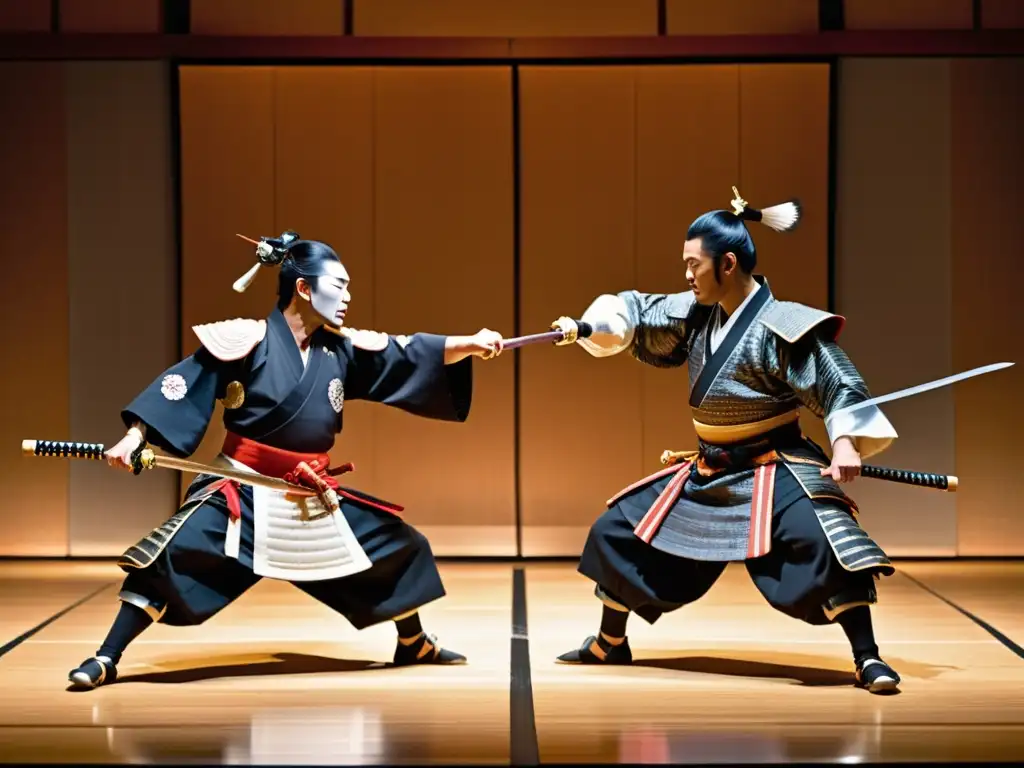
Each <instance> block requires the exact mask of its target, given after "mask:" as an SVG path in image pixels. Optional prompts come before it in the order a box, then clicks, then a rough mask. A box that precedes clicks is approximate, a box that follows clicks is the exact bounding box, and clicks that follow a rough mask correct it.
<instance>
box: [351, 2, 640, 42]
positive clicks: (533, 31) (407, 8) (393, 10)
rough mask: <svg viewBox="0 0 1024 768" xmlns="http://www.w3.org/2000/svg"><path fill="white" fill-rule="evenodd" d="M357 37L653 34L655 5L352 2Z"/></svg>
mask: <svg viewBox="0 0 1024 768" xmlns="http://www.w3.org/2000/svg"><path fill="white" fill-rule="evenodd" d="M352 2H354V3H355V6H354V11H353V28H354V29H353V31H354V33H355V34H357V35H367V36H373V35H415V36H433V35H438V36H449V35H450V36H457V35H470V36H472V35H477V36H497V37H526V36H531V35H539V36H545V35H551V36H588V35H656V34H657V33H658V7H657V2H656V0H603V2H600V3H595V2H593V1H592V0H432V2H429V3H425V2H423V0H352Z"/></svg>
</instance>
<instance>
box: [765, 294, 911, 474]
mask: <svg viewBox="0 0 1024 768" xmlns="http://www.w3.org/2000/svg"><path fill="white" fill-rule="evenodd" d="M808 309H809V308H808ZM812 313H813V314H812ZM824 314H825V313H819V312H818V311H817V310H810V311H809V312H808V313H807V317H808V318H809V319H810V320H812V322H810V323H809V324H808V325H807V327H806V328H802V329H801V328H800V327H799V323H797V324H795V325H794V330H793V332H792V333H791V334H787V335H790V339H791V340H787V339H785V338H783V336H782V335H781V334H780V333H779V332H778V331H776V332H775V333H773V334H771V335H770V336H769V337H768V339H769V340H771V339H774V343H769V344H767V347H768V348H767V349H766V353H767V355H768V357H769V360H770V362H769V370H772V369H774V370H775V371H777V376H778V377H779V378H780V379H782V380H783V381H785V382H786V384H788V385H789V387H790V388H791V389H792V390H793V392H794V394H795V395H796V396H797V398H798V399H799V400H800V402H801V403H802V404H803V405H804V406H805V407H806V408H807V409H808V410H809V411H811V413H813V414H814V415H815V416H818V417H819V418H822V419H824V420H825V426H826V428H827V429H828V433H829V439H830V441H831V442H833V443H834V442H835V441H836V439H838V438H839V437H841V436H848V437H851V438H853V439H854V440H855V441H856V443H857V447H858V450H859V451H860V453H861V455H862V456H864V457H867V456H871V455H874V454H876V453H879V452H880V451H882V450H884V449H885V448H886V447H888V445H889V444H890V443H891V442H892V441H893V440H894V439H895V438H896V437H897V434H896V431H895V429H893V427H892V425H891V424H890V423H889V421H888V419H886V417H885V416H884V414H882V412H881V411H880V410H878V409H877V408H866V409H864V411H863V412H861V411H858V412H855V413H854V414H850V416H851V418H848V419H839V420H832V419H830V415H831V414H832V413H833V412H835V411H838V410H840V409H842V408H845V407H847V406H849V405H853V404H855V403H860V402H863V401H864V400H868V399H870V397H871V393H870V392H869V390H868V387H867V384H866V383H865V382H864V379H863V377H862V376H861V374H860V372H859V371H858V370H857V368H856V366H854V364H853V362H852V361H851V360H850V358H849V356H848V355H847V354H846V352H845V351H844V350H843V349H842V347H840V346H839V345H838V344H837V343H836V342H835V341H834V338H835V329H834V328H829V327H828V326H827V325H826V324H824V323H822V318H821V317H820V315H824ZM831 317H835V316H831ZM766 324H767V323H766ZM769 327H771V326H769ZM773 330H774V329H773ZM772 357H774V358H775V359H774V360H771V358H772Z"/></svg>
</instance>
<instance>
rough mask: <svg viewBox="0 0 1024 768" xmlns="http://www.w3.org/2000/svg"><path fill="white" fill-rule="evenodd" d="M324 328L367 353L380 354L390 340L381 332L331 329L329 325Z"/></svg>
mask: <svg viewBox="0 0 1024 768" xmlns="http://www.w3.org/2000/svg"><path fill="white" fill-rule="evenodd" d="M324 328H326V329H327V330H329V331H331V332H332V333H336V334H337V335H339V336H342V337H344V338H346V339H348V340H349V341H351V342H352V346H353V347H356V348H357V349H365V350H366V351H368V352H380V351H381V350H383V349H387V346H388V342H389V341H390V340H391V337H390V336H388V334H386V333H384V332H383V331H361V330H358V329H356V328H349V327H347V326H342V327H341V328H332V327H331V326H329V325H325V326H324Z"/></svg>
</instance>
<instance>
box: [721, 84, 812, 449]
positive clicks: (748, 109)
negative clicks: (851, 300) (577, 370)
mask: <svg viewBox="0 0 1024 768" xmlns="http://www.w3.org/2000/svg"><path fill="white" fill-rule="evenodd" d="M737 187H738V188H739V191H740V194H741V195H742V196H743V198H744V199H745V200H747V201H748V202H749V203H750V204H751V205H752V206H754V207H755V208H759V207H764V206H767V205H771V204H773V203H777V202H781V201H783V200H787V199H789V198H792V197H796V198H799V199H800V201H801V204H802V206H803V215H802V219H801V221H800V226H799V227H798V228H797V229H795V230H794V231H792V232H788V233H786V234H780V233H777V232H773V231H772V230H770V229H768V228H767V227H765V226H762V225H760V224H748V225H747V227H748V229H749V230H750V233H751V235H752V236H753V238H754V243H755V245H756V246H757V268H758V271H759V272H761V273H762V274H764V275H766V276H767V278H768V284H769V285H770V286H771V289H772V293H773V294H774V295H775V297H776V298H778V299H781V300H784V301H798V302H801V303H803V304H808V305H810V306H812V307H820V308H821V309H827V308H828V65H826V64H763V65H762V64H757V65H747V66H743V67H741V68H740V179H739V184H737ZM731 198H732V194H731V190H723V193H722V202H721V203H720V206H719V207H721V208H728V207H729V200H730V199H731ZM801 425H802V427H803V429H804V431H805V432H806V433H807V434H808V435H809V436H810V437H811V438H812V439H814V440H816V441H817V442H818V443H819V444H820V445H822V446H824V447H826V448H827V447H828V436H827V433H826V430H825V428H824V424H823V423H822V422H821V420H820V419H817V418H814V417H813V416H811V414H810V413H809V412H807V411H806V410H805V411H804V414H803V417H802V418H801Z"/></svg>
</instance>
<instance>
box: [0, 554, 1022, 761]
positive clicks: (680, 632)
mask: <svg viewBox="0 0 1024 768" xmlns="http://www.w3.org/2000/svg"><path fill="white" fill-rule="evenodd" d="M516 568H522V569H523V570H524V571H525V578H524V579H522V580H521V581H522V582H523V583H525V600H526V611H525V614H526V615H525V621H522V618H523V617H519V618H518V619H516V618H515V617H514V611H513V595H514V591H515V590H514V583H515V582H516V578H515V577H514V571H515V569H516ZM442 572H443V575H444V577H445V580H446V584H447V587H448V591H449V596H448V597H447V598H446V599H445V600H443V601H440V602H438V603H437V604H435V605H431V606H428V607H427V608H425V609H424V610H423V612H422V614H423V617H424V624H425V626H426V628H427V630H428V631H430V632H434V633H436V634H437V635H438V638H439V640H440V641H441V642H442V643H443V644H447V645H448V646H450V647H452V648H454V649H456V650H459V651H461V652H463V653H465V654H466V655H467V656H468V657H469V661H470V663H469V664H468V665H466V666H462V667H449V668H431V667H415V668H405V669H392V668H389V667H387V666H386V665H385V662H387V661H389V660H390V658H391V654H392V652H393V649H394V629H393V627H392V626H391V625H384V626H379V627H374V628H371V629H369V630H367V631H364V632H361V633H360V632H356V631H354V630H353V629H352V628H351V627H350V626H348V625H347V624H346V623H345V622H344V621H343V620H342V619H340V618H339V617H337V616H335V615H333V614H332V613H331V612H330V611H328V610H327V609H326V608H324V607H323V606H321V605H320V604H319V603H316V602H314V601H313V600H311V599H309V598H308V597H306V596H305V595H303V594H302V593H300V592H298V591H297V590H295V589H294V588H293V587H291V586H290V585H287V584H282V583H277V582H273V581H269V580H264V581H263V582H261V583H260V584H258V585H257V586H256V587H255V588H254V589H252V590H251V591H250V592H249V593H247V594H246V595H244V596H243V597H242V598H241V599H240V600H239V601H238V602H237V603H235V604H234V605H232V606H229V608H228V609H226V610H225V611H224V612H223V613H222V614H220V615H219V616H217V617H215V618H214V619H213V620H211V621H210V622H208V623H207V624H206V625H203V626H200V627H188V628H179V627H166V626H154V627H152V628H150V629H149V630H147V631H146V632H145V633H144V634H143V635H142V636H141V637H140V638H139V639H138V640H137V641H136V642H135V643H134V644H133V645H132V646H131V648H130V649H129V651H128V653H127V654H126V656H125V658H124V660H123V661H122V663H121V665H120V672H121V675H122V679H121V681H119V682H118V683H117V684H115V685H111V686H107V687H104V688H101V689H98V690H95V691H90V692H84V693H79V692H70V691H68V690H67V672H68V670H69V669H70V668H72V667H74V666H76V665H77V664H78V662H80V661H81V660H83V659H84V658H86V657H88V656H89V655H91V654H92V653H94V652H95V650H96V648H97V646H98V645H99V643H100V641H101V640H102V638H103V636H104V635H105V633H106V630H107V628H108V627H109V624H110V621H111V619H112V617H113V615H114V612H115V611H116V609H117V602H116V593H117V588H118V582H119V579H120V575H121V574H120V571H118V569H117V568H116V566H114V565H113V564H110V563H82V562H17V561H7V562H3V563H0V644H5V645H2V647H0V688H2V690H3V692H4V695H3V696H2V697H0V755H2V758H0V759H2V760H3V761H6V762H79V763H82V762H84V763H88V762H119V763H128V762H133V763H139V762H142V763H158V762H159V763H179V764H180V763H186V762H192V763H196V762H197V763H201V764H217V763H221V764H228V763H233V764H267V763H277V764H289V763H291V764H303V763H306V764H310V763H313V764H321V765H323V764H348V765H352V764H357V765H358V764H363V765H372V764H392V765H394V764H425V763H442V764H459V763H463V764H465V763H475V764H481V763H492V764H506V765H507V764H509V763H510V762H511V763H516V762H520V761H521V760H522V756H523V755H524V754H525V755H527V756H528V755H529V754H530V751H529V749H524V746H525V745H527V742H530V741H532V740H535V746H536V749H537V754H539V758H540V761H541V762H549V763H559V762H591V763H594V762H597V763H665V762H669V763H693V762H696V763H712V762H731V763H737V762H747V763H750V762H754V763H760V762H764V763H768V762H803V761H817V762H843V763H856V762H872V761H881V760H885V761H947V762H948V761H979V760H990V761H991V760H995V761H1013V760H1020V759H1024V657H1022V655H1021V654H1024V651H1022V650H1021V648H1020V646H1021V645H1024V611H1022V610H1021V597H1020V596H1021V594H1022V588H1024V563H1020V562H939V563H926V562H911V563H904V564H900V572H899V573H897V575H895V576H893V577H892V578H889V579H886V580H883V581H882V582H880V585H879V586H880V597H881V603H880V605H879V606H878V607H877V608H876V610H875V614H874V615H875V629H876V634H877V637H878V641H879V645H880V647H881V649H882V652H883V655H884V656H885V657H886V658H887V659H888V660H889V661H890V662H891V663H892V664H893V665H894V666H895V667H896V668H897V669H898V670H899V672H900V673H901V674H902V675H903V678H904V682H903V686H902V689H903V690H902V693H900V694H898V695H895V696H873V695H871V694H868V693H866V692H864V691H861V690H858V689H856V688H854V687H853V686H852V669H851V660H850V654H849V649H848V646H847V644H846V640H845V638H844V636H843V634H842V631H841V630H840V629H839V627H835V626H832V627H809V626H805V625H803V624H801V623H799V622H796V621H793V620H791V619H788V618H786V617H785V616H782V615H781V614H778V613H776V612H774V611H772V609H770V608H769V607H768V606H766V605H765V604H764V602H763V600H762V599H761V597H760V595H759V594H758V593H757V592H756V590H755V589H754V587H753V586H752V585H751V583H750V581H749V578H748V577H747V576H746V573H745V571H744V570H743V569H742V567H733V566H730V568H729V569H727V571H726V573H725V575H724V576H723V577H722V579H721V581H720V582H719V583H718V584H717V585H716V587H715V588H714V589H713V590H712V591H711V593H709V594H708V595H707V596H706V597H705V598H704V599H703V600H701V601H699V602H698V603H696V604H695V605H693V606H690V607H689V608H687V609H685V610H682V611H678V612H677V613H675V614H671V615H669V616H667V617H665V618H663V619H662V620H661V621H659V622H658V623H657V624H656V625H654V626H649V625H647V624H646V623H644V622H643V621H642V620H640V619H638V618H637V617H635V616H634V617H631V619H630V628H629V629H630V631H629V634H630V643H631V645H632V646H633V652H634V657H635V659H636V663H635V664H634V665H633V666H632V667H628V668H591V667H574V666H564V665H558V664H555V663H553V659H554V657H555V656H557V655H558V654H559V653H562V652H564V651H566V650H568V649H570V648H572V647H575V646H577V645H579V643H580V642H581V641H582V640H583V639H584V637H585V636H586V635H588V634H590V633H592V632H593V631H594V630H595V629H596V624H597V621H598V617H599V614H600V605H599V603H597V601H596V600H595V599H594V597H593V593H592V585H591V584H590V583H589V582H587V581H586V580H584V579H583V578H582V577H580V576H579V575H577V574H576V572H575V569H574V566H573V564H570V563H527V564H523V565H513V564H502V563H490V564H466V563H449V564H443V566H442ZM983 624H987V625H989V626H990V628H991V631H990V630H989V629H987V628H986V627H985V626H983ZM523 625H525V626H523ZM994 633H995V634H994ZM996 634H999V635H1000V636H1001V637H996V636H995V635H996ZM513 637H515V638H518V640H514V639H513ZM527 638H528V640H527ZM527 642H528V656H526V655H524V657H523V662H522V663H521V664H520V663H516V664H513V661H514V658H515V654H514V652H513V648H512V646H513V645H514V644H515V643H520V644H524V645H525V644H526V643H527ZM526 659H528V661H529V663H528V664H527V663H526ZM531 704H532V712H531V709H530V705H531ZM514 742H515V746H513V743H514Z"/></svg>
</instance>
